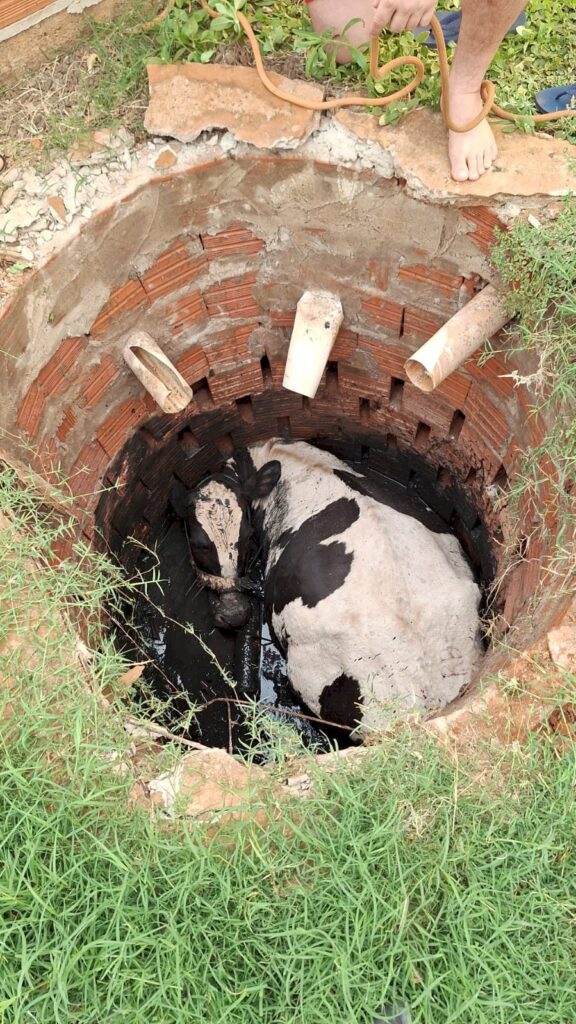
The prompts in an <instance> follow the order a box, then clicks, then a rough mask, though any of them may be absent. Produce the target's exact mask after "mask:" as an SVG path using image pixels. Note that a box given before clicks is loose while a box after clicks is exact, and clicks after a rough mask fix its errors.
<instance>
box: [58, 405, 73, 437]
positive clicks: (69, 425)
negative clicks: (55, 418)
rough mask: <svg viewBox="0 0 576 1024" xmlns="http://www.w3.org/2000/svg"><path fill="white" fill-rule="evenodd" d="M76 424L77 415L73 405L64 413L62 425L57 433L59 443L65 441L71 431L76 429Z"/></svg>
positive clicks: (65, 408) (66, 407)
mask: <svg viewBox="0 0 576 1024" xmlns="http://www.w3.org/2000/svg"><path fill="white" fill-rule="evenodd" d="M75 423H76V413H75V412H74V409H73V408H72V406H71V405H66V406H65V407H64V413H63V416H62V419H61V420H60V425H59V427H58V429H57V431H56V437H57V438H58V440H59V441H65V440H66V438H67V437H68V434H69V433H70V431H71V430H72V429H73V428H74V426H75Z"/></svg>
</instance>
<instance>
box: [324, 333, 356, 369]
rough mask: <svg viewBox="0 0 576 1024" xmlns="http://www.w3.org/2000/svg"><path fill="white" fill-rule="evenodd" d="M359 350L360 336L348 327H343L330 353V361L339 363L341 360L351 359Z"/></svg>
mask: <svg viewBox="0 0 576 1024" xmlns="http://www.w3.org/2000/svg"><path fill="white" fill-rule="evenodd" d="M357 348H358V335H357V334H356V333H355V332H354V331H349V330H347V328H346V327H341V328H340V330H339V331H338V336H337V338H336V341H335V342H334V347H333V348H332V351H331V353H330V360H331V361H332V362H338V360H339V359H350V358H351V356H352V355H353V353H354V352H355V351H356V349H357Z"/></svg>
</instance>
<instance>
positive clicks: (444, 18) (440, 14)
mask: <svg viewBox="0 0 576 1024" xmlns="http://www.w3.org/2000/svg"><path fill="white" fill-rule="evenodd" d="M436 17H437V18H438V21H439V22H440V25H441V27H442V34H443V36H444V41H445V42H446V43H456V42H458V35H459V33H460V23H461V21H462V11H437V12H436ZM525 24H526V14H525V12H524V11H521V12H520V14H519V15H518V17H517V18H516V21H515V22H514V24H513V25H511V26H510V28H509V29H508V31H507V33H506V35H507V36H510V35H513V34H514V32H515V31H516V29H517V28H520V27H521V26H522V25H525ZM412 32H413V34H414V35H415V36H417V35H418V33H420V32H428V33H429V35H428V38H427V39H424V40H423V42H424V46H429V47H430V49H436V40H435V38H434V35H433V33H432V32H431V31H430V28H429V27H428V26H426V27H425V28H414V29H412Z"/></svg>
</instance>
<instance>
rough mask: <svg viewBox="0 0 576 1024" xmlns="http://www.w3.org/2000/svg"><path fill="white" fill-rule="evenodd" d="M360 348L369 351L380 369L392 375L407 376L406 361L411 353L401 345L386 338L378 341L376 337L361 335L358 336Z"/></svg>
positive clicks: (403, 377)
mask: <svg viewBox="0 0 576 1024" xmlns="http://www.w3.org/2000/svg"><path fill="white" fill-rule="evenodd" d="M358 348H359V349H362V350H363V351H364V352H367V353H369V355H371V356H372V358H373V359H375V361H376V362H377V363H378V366H379V367H380V369H381V370H383V371H384V372H385V373H387V374H388V375H389V376H390V377H400V378H402V379H405V378H406V374H405V372H404V363H405V362H406V360H407V359H408V355H409V353H408V352H407V351H406V349H404V348H401V347H400V345H391V344H388V343H387V342H386V341H384V340H382V341H376V340H375V339H374V338H365V337H363V336H362V335H361V336H360V337H359V338H358Z"/></svg>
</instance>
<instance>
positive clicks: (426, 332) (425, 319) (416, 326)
mask: <svg viewBox="0 0 576 1024" xmlns="http://www.w3.org/2000/svg"><path fill="white" fill-rule="evenodd" d="M443 323H444V320H441V319H440V318H439V317H437V316H434V314H433V313H429V312H428V310H426V309H414V308H413V307H409V306H406V312H405V314H404V325H403V330H402V337H403V338H415V339H416V340H417V341H428V338H431V337H432V335H433V334H436V331H438V330H439V329H440V328H441V327H442V324H443Z"/></svg>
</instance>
